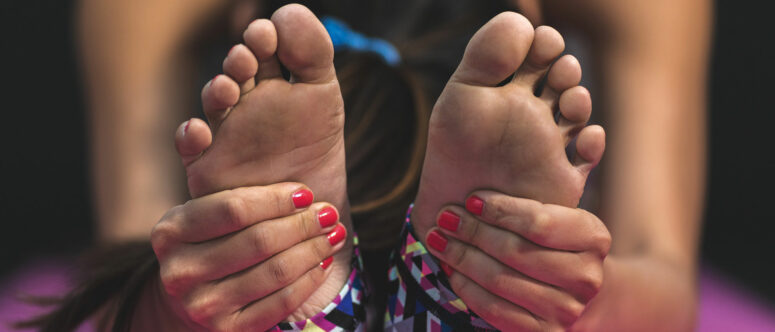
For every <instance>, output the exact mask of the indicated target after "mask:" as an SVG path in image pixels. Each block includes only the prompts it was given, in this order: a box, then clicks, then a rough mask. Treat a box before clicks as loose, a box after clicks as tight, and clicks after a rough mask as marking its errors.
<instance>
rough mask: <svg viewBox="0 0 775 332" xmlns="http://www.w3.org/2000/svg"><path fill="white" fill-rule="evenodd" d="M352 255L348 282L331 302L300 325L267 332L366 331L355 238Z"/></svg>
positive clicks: (361, 283) (293, 323) (360, 265)
mask: <svg viewBox="0 0 775 332" xmlns="http://www.w3.org/2000/svg"><path fill="white" fill-rule="evenodd" d="M354 242H355V253H354V254H353V264H352V265H353V272H352V273H350V278H349V279H348V280H347V283H346V284H345V285H344V287H342V290H341V291H339V295H337V296H336V298H335V299H334V301H333V302H331V303H330V304H329V305H328V306H327V307H326V308H324V309H323V311H321V312H320V313H318V314H317V315H315V316H313V317H311V318H308V319H307V320H305V321H303V322H292V323H280V324H277V325H275V326H274V327H273V328H272V329H270V330H269V331H304V332H328V331H334V332H339V331H358V332H360V331H364V329H365V328H366V324H365V323H364V322H365V321H366V310H365V308H364V306H363V303H364V302H365V298H366V294H365V291H364V289H365V287H363V282H362V281H361V278H360V274H361V271H362V269H363V262H362V261H361V255H360V252H359V250H358V237H357V236H356V237H355V239H354Z"/></svg>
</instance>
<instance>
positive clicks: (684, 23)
mask: <svg viewBox="0 0 775 332" xmlns="http://www.w3.org/2000/svg"><path fill="white" fill-rule="evenodd" d="M521 2H530V0H523V1H521ZM201 3H203V4H206V5H201V6H200V2H196V3H191V2H186V3H185V4H184V5H185V6H186V7H187V8H200V7H201V8H205V9H204V10H193V11H192V12H195V13H200V12H201V13H212V12H218V10H215V11H212V10H209V9H210V8H214V7H210V6H212V5H211V4H210V3H215V1H201ZM534 3H535V1H534ZM182 4H183V3H181V5H182ZM523 5H524V6H528V5H527V4H523ZM131 6H137V8H149V9H151V10H149V11H150V12H158V13H160V16H164V17H167V18H174V19H169V20H151V21H149V22H150V23H152V24H149V22H145V21H144V22H143V23H142V24H143V25H145V26H147V27H148V29H140V27H139V26H133V24H139V23H133V22H138V21H139V20H137V19H136V17H141V16H143V15H145V13H143V12H141V11H138V10H127V9H131V8H132V7H131ZM163 7H165V6H163V5H161V4H160V3H159V2H148V3H145V2H142V3H141V2H126V3H123V4H122V2H105V3H101V2H99V1H88V0H85V1H83V2H82V7H81V29H79V31H80V35H81V41H82V45H84V46H83V51H82V53H83V55H84V59H85V63H86V64H87V66H86V69H87V82H88V89H89V90H90V92H91V93H90V95H91V96H92V97H91V102H90V104H91V106H92V109H93V110H95V112H94V114H93V115H92V124H93V126H94V128H95V129H94V130H93V134H94V135H95V137H96V139H94V140H93V141H94V142H95V144H96V145H95V147H94V151H95V159H94V160H95V170H96V174H97V180H98V181H96V183H97V194H98V195H97V197H99V198H100V199H101V201H100V203H99V211H100V213H99V215H100V229H101V230H100V234H101V237H102V239H103V240H105V241H114V240H118V239H122V238H125V237H137V236H147V234H148V231H149V229H150V227H151V225H152V224H153V221H155V220H156V219H157V217H158V216H159V215H161V214H162V213H163V211H165V210H167V209H168V208H169V206H173V205H174V204H175V202H178V201H181V200H182V199H181V196H180V195H179V194H178V193H177V191H176V190H175V189H176V186H175V185H163V186H162V188H160V187H159V186H160V184H164V183H168V182H167V181H168V180H166V179H169V178H171V176H168V175H169V174H171V173H170V170H173V169H174V162H173V160H174V156H171V155H170V153H168V152H159V150H158V149H157V148H155V147H156V146H157V144H156V142H157V140H155V139H153V140H150V139H149V140H148V143H142V142H141V143H138V142H137V141H136V140H132V137H141V136H142V135H139V134H137V132H138V130H141V129H140V128H154V129H152V130H151V132H152V133H155V134H152V136H153V135H162V136H163V135H166V133H167V132H169V130H168V129H169V128H171V127H169V126H170V125H171V124H173V123H176V122H178V121H177V120H175V118H176V117H177V116H180V115H174V114H179V113H176V112H170V110H171V109H174V107H166V102H167V101H171V102H170V104H175V105H183V104H182V103H177V102H175V101H174V100H173V99H171V98H169V96H170V95H173V96H174V95H175V93H174V91H172V92H170V91H167V90H165V89H164V87H168V86H178V85H176V84H165V85H163V86H157V84H159V83H158V82H169V79H170V78H174V77H179V78H181V79H180V80H181V81H183V80H184V78H185V77H186V76H184V75H171V74H168V72H169V71H165V70H159V68H169V64H170V63H173V61H172V59H175V62H177V63H180V62H183V63H185V62H186V61H185V59H186V57H185V55H181V50H180V45H181V44H182V42H181V41H182V40H186V38H188V37H189V36H190V35H191V31H193V29H192V28H191V27H192V26H196V25H198V24H201V22H202V21H203V20H205V19H204V17H205V16H206V15H204V14H198V15H192V16H191V17H188V18H186V19H181V20H180V21H177V19H178V17H181V16H186V15H163V13H164V12H165V11H164V10H165V9H164V8H163ZM216 7H217V6H216ZM531 8H535V9H537V10H535V11H534V12H536V13H538V14H533V12H531V13H526V15H527V16H528V18H530V19H531V20H532V21H534V22H538V20H545V21H547V22H564V23H567V24H568V25H571V26H576V27H578V28H583V29H586V30H584V31H586V32H587V35H588V36H590V40H592V41H593V45H594V46H595V47H593V48H592V49H593V50H596V53H594V58H596V59H599V60H598V61H597V62H598V63H599V64H600V66H599V67H600V68H599V71H600V73H602V75H599V76H598V77H599V78H601V81H602V85H601V87H600V91H604V92H605V93H604V94H601V95H602V98H601V99H600V101H599V102H598V103H597V105H598V106H597V107H598V108H599V109H602V110H603V113H605V114H606V115H608V117H606V119H605V120H606V124H607V126H608V127H609V128H611V130H612V131H611V132H610V133H609V135H610V136H611V138H612V139H611V140H610V142H611V144H610V145H609V151H608V157H607V159H606V164H605V166H604V167H605V170H606V172H605V173H604V175H605V177H604V187H603V189H604V190H603V197H602V201H603V202H606V204H605V206H604V208H603V211H602V212H601V214H600V215H601V219H603V220H604V221H605V223H606V225H607V226H609V228H610V230H611V233H612V235H613V238H614V239H615V240H614V242H613V247H612V249H611V254H610V256H609V257H608V258H607V259H606V260H605V264H604V271H605V275H604V279H605V283H604V284H603V286H602V289H601V291H600V293H599V294H598V296H597V297H596V298H595V299H594V300H593V301H592V302H591V304H590V307H589V309H588V310H587V311H586V312H585V313H584V314H583V315H582V316H581V318H580V320H579V322H578V323H577V324H576V325H574V329H578V330H638V329H642V330H665V331H668V330H690V329H691V327H692V324H693V317H694V311H695V308H696V303H695V302H696V291H695V274H696V255H697V252H696V247H697V236H698V234H699V220H700V213H701V201H702V191H703V189H704V171H703V170H704V168H703V165H704V137H705V136H704V135H705V132H704V110H705V105H704V98H705V95H704V86H705V80H706V76H705V66H706V64H707V48H708V43H709V30H710V29H709V25H710V16H711V13H710V4H709V3H708V2H707V1H697V0H692V1H685V2H681V3H680V4H676V3H674V2H669V1H656V2H655V1H650V2H647V3H646V2H642V1H641V2H637V3H631V2H627V3H623V2H617V1H611V0H594V1H584V2H574V3H570V2H567V1H562V2H560V1H548V0H547V1H544V2H543V3H540V4H538V5H535V4H533V7H531ZM112 12H121V13H123V14H125V15H123V17H124V18H126V20H121V21H120V22H116V21H111V22H110V24H108V23H107V22H105V21H101V20H100V19H97V18H98V17H106V16H108V17H110V16H109V15H106V13H108V14H109V13H112ZM166 12H167V13H169V12H175V13H180V11H179V10H177V9H175V8H172V9H168V10H167V11H166ZM541 12H543V14H544V15H545V17H546V18H541V16H540V13H541ZM534 17H535V18H534ZM586 18H589V20H586ZM159 22H167V23H163V24H161V23H159ZM191 22H194V23H191ZM154 24H157V25H154ZM168 25H169V26H168ZM105 27H110V28H111V29H116V31H121V34H122V35H125V34H127V33H128V34H130V35H131V36H132V37H131V38H127V39H126V40H123V39H122V40H119V39H116V38H113V37H112V36H113V34H110V33H98V32H100V31H108V30H106V29H105ZM561 29H562V27H561ZM159 31H163V32H164V33H159ZM167 31H170V33H167ZM612 32H615V33H612ZM149 41H152V42H149ZM101 45H105V46H101ZM140 45H142V49H143V50H144V52H139V53H138V52H134V50H137V49H140V48H141V47H140ZM668 49H669V50H671V52H664V50H668ZM130 59H131V61H130ZM113 63H122V64H132V63H136V64H137V65H132V66H131V67H130V66H125V65H121V66H115V65H111V64H113ZM159 73H163V74H159ZM157 75H163V76H162V77H159V76H157ZM119 82H120V83H121V85H119ZM180 86H183V85H180ZM137 94H141V95H144V96H148V98H130V97H131V96H134V95H137ZM99 96H103V97H99ZM122 96H123V97H122ZM154 96H155V97H154ZM654 96H659V97H654ZM162 97H163V98H162ZM137 100H143V101H144V102H143V104H140V103H138V102H137ZM103 110H114V111H113V112H106V111H103ZM614 110H615V112H614ZM130 114H131V115H130ZM168 114H170V118H171V119H168V118H167V116H168ZM180 117H182V116H180ZM150 120H152V121H150ZM648 128H660V135H657V136H656V137H655V136H654V135H651V134H650V132H649V131H648ZM142 130H147V129H142ZM655 138H656V139H655ZM135 144H144V146H146V147H147V148H141V149H136V148H128V147H132V146H135ZM149 151H150V152H149ZM636 151H637V152H638V153H635V152H636ZM105 160H117V161H118V162H115V164H108V163H107V162H106V161H105ZM148 160H154V162H152V163H149V162H147V161H148ZM141 161H142V162H141ZM118 165H129V166H131V165H134V166H131V167H123V166H122V167H118ZM125 179H143V180H141V181H126V180H125ZM119 181H125V182H119ZM640 181H648V183H645V184H641V183H640ZM151 194H152V195H151ZM465 194H466V193H461V194H460V195H461V197H464V195H465ZM138 212H140V214H138ZM437 212H438V211H437ZM655 285H656V287H655ZM625 294H626V296H627V297H626V298H623V296H625ZM676 294H681V295H680V296H679V295H676ZM668 299H669V300H668ZM466 301H467V302H468V301H469V300H468V299H467V300H466ZM644 312H646V313H648V314H643V313H644ZM612 313H615V314H612ZM649 317H660V319H650V318H649ZM603 318H605V319H603Z"/></svg>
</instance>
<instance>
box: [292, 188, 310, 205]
mask: <svg viewBox="0 0 775 332" xmlns="http://www.w3.org/2000/svg"><path fill="white" fill-rule="evenodd" d="M292 197H293V206H295V207H296V208H297V209H301V208H304V207H308V206H310V205H311V204H312V200H313V199H314V197H315V196H314V195H312V192H311V191H309V189H302V190H298V191H296V192H295V193H293V195H292Z"/></svg>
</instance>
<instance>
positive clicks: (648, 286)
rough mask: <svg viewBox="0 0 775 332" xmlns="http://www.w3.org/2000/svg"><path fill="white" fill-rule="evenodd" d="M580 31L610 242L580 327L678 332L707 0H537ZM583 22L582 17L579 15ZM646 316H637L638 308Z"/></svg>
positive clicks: (688, 318) (689, 279)
mask: <svg viewBox="0 0 775 332" xmlns="http://www.w3.org/2000/svg"><path fill="white" fill-rule="evenodd" d="M546 5H547V6H546V8H545V10H546V14H547V17H548V19H549V21H550V22H551V21H557V22H561V21H566V22H567V21H570V22H572V23H576V24H579V26H584V27H585V29H587V32H589V35H590V36H591V38H592V40H593V49H594V50H596V51H597V53H596V54H594V55H595V59H596V61H598V64H599V65H600V66H599V67H600V76H599V78H600V79H601V83H602V85H601V86H600V89H599V90H598V91H599V93H598V95H599V96H602V99H601V102H600V103H598V105H601V106H600V107H598V108H603V109H604V113H605V114H606V118H605V119H604V120H605V125H606V127H607V128H608V134H609V139H608V150H607V157H606V159H605V160H604V163H605V164H604V165H603V166H602V167H603V172H602V173H603V174H604V176H605V177H604V178H603V180H604V186H603V188H602V189H603V197H602V198H601V202H603V204H602V205H603V209H602V211H601V213H602V215H601V216H602V219H603V220H604V221H606V223H607V225H608V227H609V229H610V230H611V233H612V237H613V239H614V241H613V247H612V250H611V255H610V256H609V257H608V259H607V260H606V263H605V282H604V284H603V288H602V289H601V292H600V294H598V296H597V297H596V298H595V299H594V300H593V301H592V302H591V304H590V307H589V309H588V310H587V312H586V313H585V315H583V316H582V318H581V320H580V321H579V323H578V324H577V325H576V327H578V328H579V329H580V330H585V329H586V328H589V330H628V331H634V330H643V331H672V330H680V331H686V330H690V329H691V328H692V327H693V324H694V319H695V310H696V299H697V294H696V264H697V263H696V262H697V244H698V236H699V232H700V218H701V212H702V200H703V197H704V196H703V191H704V180H705V171H704V168H705V167H704V165H705V108H706V106H705V98H706V96H705V89H706V79H707V77H706V66H707V61H708V48H709V40H710V18H711V3H710V2H708V1H704V0H690V1H680V2H675V1H637V2H633V1H626V2H622V1H610V0H595V1H583V2H567V1H553V0H550V1H546ZM587 19H589V20H587ZM644 313H648V314H644Z"/></svg>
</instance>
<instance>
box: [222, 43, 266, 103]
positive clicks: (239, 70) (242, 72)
mask: <svg viewBox="0 0 775 332" xmlns="http://www.w3.org/2000/svg"><path fill="white" fill-rule="evenodd" d="M223 72H224V73H226V75H229V77H231V78H232V79H233V80H234V81H235V82H237V84H239V86H240V90H241V91H242V93H245V92H247V91H249V90H250V89H252V88H253V86H254V84H255V82H254V81H253V77H254V76H256V73H257V72H258V60H257V59H256V57H255V56H254V55H253V52H251V51H250V49H248V48H247V46H245V45H242V44H237V45H235V46H234V47H232V48H231V51H229V54H228V55H227V56H226V58H225V59H223Z"/></svg>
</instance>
